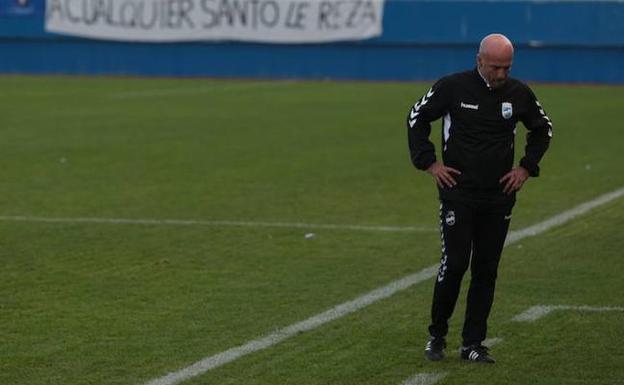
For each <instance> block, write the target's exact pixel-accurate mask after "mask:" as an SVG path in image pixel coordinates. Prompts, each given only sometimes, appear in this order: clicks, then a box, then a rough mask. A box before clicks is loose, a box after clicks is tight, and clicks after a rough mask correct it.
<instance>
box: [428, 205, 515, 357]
mask: <svg viewBox="0 0 624 385" xmlns="http://www.w3.org/2000/svg"><path fill="white" fill-rule="evenodd" d="M513 205H514V202H513V201H509V202H502V203H500V202H495V201H494V202H493V201H483V202H479V203H472V202H460V201H445V200H443V201H441V204H440V230H441V237H442V259H441V263H440V270H439V272H438V276H437V279H436V282H435V288H434V292H433V304H432V307H431V318H432V323H431V325H430V326H429V333H430V334H431V335H432V336H434V337H444V336H446V334H447V332H448V320H449V318H450V317H451V315H452V314H453V309H454V308H455V303H456V302H457V297H458V296H459V291H460V285H461V281H462V277H463V276H464V273H465V272H466V270H467V269H468V265H469V264H470V271H471V280H470V288H469V290H468V298H467V304H466V316H465V321H464V329H463V332H462V337H463V344H464V346H469V345H474V344H480V343H481V342H482V341H483V340H484V339H485V336H486V333H487V319H488V316H489V314H490V309H491V307H492V302H493V300H494V288H495V285H496V274H497V273H496V272H497V269H498V263H499V261H500V256H501V252H502V250H503V245H504V243H505V237H506V236H507V230H508V229H509V222H510V219H511V210H512V208H513Z"/></svg>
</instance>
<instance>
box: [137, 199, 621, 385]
mask: <svg viewBox="0 0 624 385" xmlns="http://www.w3.org/2000/svg"><path fill="white" fill-rule="evenodd" d="M623 195H624V187H621V188H620V189H618V190H615V191H612V192H610V193H607V194H604V195H601V196H599V197H597V198H594V199H592V200H591V201H588V202H586V203H583V204H580V205H578V206H576V207H573V208H571V209H569V210H566V211H564V212H562V213H561V214H558V215H556V216H554V217H551V218H549V219H547V220H545V221H542V222H539V223H537V224H535V225H533V226H530V227H527V228H525V229H521V230H518V231H512V232H510V233H509V237H508V240H507V242H505V246H508V245H510V244H513V243H515V242H518V241H520V240H521V239H524V238H528V237H531V236H535V235H538V234H541V233H543V232H545V231H547V230H549V229H551V228H553V227H555V226H560V225H562V224H564V223H567V222H569V221H571V220H572V219H574V218H576V217H578V216H580V215H583V214H585V213H587V212H588V211H590V210H592V209H593V208H595V207H598V206H600V205H603V204H606V203H608V202H611V201H613V200H615V199H617V198H619V197H621V196H623ZM437 271H438V264H435V265H432V266H429V267H427V268H424V269H422V270H421V271H419V272H417V273H415V274H412V275H409V276H407V277H404V278H401V279H399V280H396V281H394V282H391V283H389V284H388V285H386V286H383V287H380V288H377V289H375V290H373V291H371V292H369V293H367V294H364V295H362V296H360V297H357V298H355V299H353V300H351V301H348V302H345V303H342V304H340V305H338V306H335V307H333V308H331V309H329V310H327V311H325V312H323V313H320V314H317V315H314V316H312V317H310V318H308V319H306V320H304V321H301V322H298V323H295V324H292V325H290V326H287V327H285V328H283V329H280V330H277V331H276V332H274V333H271V334H268V335H266V336H264V337H260V338H258V339H254V340H251V341H249V342H247V343H245V344H243V345H241V346H237V347H234V348H231V349H228V350H226V351H224V352H221V353H217V354H215V355H212V356H209V357H206V358H204V359H202V360H200V361H197V362H196V363H194V364H192V365H190V366H187V367H185V368H182V369H180V370H178V371H175V372H171V373H169V374H167V375H165V376H162V377H159V378H156V379H153V380H151V381H149V382H147V383H146V384H147V385H174V384H178V383H180V382H182V381H185V380H188V379H190V378H193V377H196V376H199V375H201V374H204V373H206V372H208V371H210V370H212V369H215V368H217V367H219V366H222V365H225V364H227V363H229V362H232V361H235V360H237V359H239V358H241V357H243V356H245V355H247V354H251V353H253V352H257V351H259V350H263V349H266V348H269V347H271V346H273V345H276V344H278V343H280V342H282V341H284V340H286V339H288V338H290V337H293V336H296V335H298V334H300V333H302V332H306V331H310V330H313V329H315V328H317V327H320V326H322V325H324V324H325V323H328V322H330V321H333V320H336V319H339V318H342V317H344V316H346V315H349V314H351V313H354V312H356V311H358V310H360V309H363V308H365V307H367V306H369V305H372V304H373V303H376V302H378V301H380V300H382V299H385V298H389V297H391V296H392V295H394V294H396V293H398V292H400V291H403V290H406V289H408V288H410V287H412V286H413V285H416V284H418V283H420V282H423V281H426V280H427V279H429V278H433V277H434V276H435V275H436V273H437Z"/></svg>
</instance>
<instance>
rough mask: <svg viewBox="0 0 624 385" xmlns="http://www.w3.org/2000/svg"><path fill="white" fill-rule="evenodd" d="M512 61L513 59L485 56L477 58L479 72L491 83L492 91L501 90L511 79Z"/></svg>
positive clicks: (480, 55)
mask: <svg viewBox="0 0 624 385" xmlns="http://www.w3.org/2000/svg"><path fill="white" fill-rule="evenodd" d="M512 61H513V59H512V57H504V56H499V57H493V56H490V55H485V54H479V55H478V56H477V64H478V66H479V72H481V75H483V77H484V78H485V80H487V81H488V83H490V87H492V89H497V88H501V87H502V86H503V85H504V84H505V81H507V78H508V77H509V70H510V69H511V62H512Z"/></svg>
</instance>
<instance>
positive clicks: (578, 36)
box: [0, 0, 624, 84]
mask: <svg viewBox="0 0 624 385" xmlns="http://www.w3.org/2000/svg"><path fill="white" fill-rule="evenodd" d="M17 1H18V0H0V50H1V51H0V52H2V53H3V54H2V59H1V60H0V72H2V73H36V74H49V73H70V74H124V75H147V76H214V77H262V78H332V79H371V80H431V79H435V78H437V77H439V76H442V75H444V74H446V73H449V72H454V71H459V70H463V69H466V68H470V67H472V66H473V65H474V62H475V54H476V49H477V45H478V42H479V41H480V39H481V38H482V37H483V36H484V35H486V34H487V33H490V32H493V31H495V32H501V33H505V34H506V35H507V36H509V37H510V38H511V39H512V41H514V43H515V45H516V56H515V60H514V68H513V75H514V76H515V77H518V78H521V79H524V80H529V81H548V82H592V83H616V84H624V2H618V1H609V2H601V1H591V2H583V1H572V2H560V1H556V2H548V1H546V2H544V1H499V2H492V1H486V0H484V1H481V0H477V1H401V0H387V1H386V5H385V10H384V24H383V30H384V31H383V35H382V36H380V37H378V38H375V39H369V40H365V41H358V42H341V43H332V44H290V45H281V44H249V43H236V42H230V43H214V42H196V43H176V44H154V43H122V42H112V41H96V40H88V39H80V38H74V37H68V36H62V35H55V34H50V33H46V32H45V31H44V29H43V24H44V7H45V4H44V0H30V1H28V2H25V4H26V5H27V7H28V8H27V9H26V8H23V9H20V8H19V7H20V6H18V5H16V2H17ZM21 1H22V4H24V0H21Z"/></svg>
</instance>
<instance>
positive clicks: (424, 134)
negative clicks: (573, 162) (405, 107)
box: [407, 68, 552, 202]
mask: <svg viewBox="0 0 624 385" xmlns="http://www.w3.org/2000/svg"><path fill="white" fill-rule="evenodd" d="M440 117H444V118H443V121H442V130H443V132H442V158H443V162H444V164H445V165H446V166H449V167H453V168H455V169H457V170H459V171H461V175H455V174H453V175H454V177H455V180H456V181H457V185H456V186H454V187H452V188H446V187H445V188H440V187H438V189H439V193H440V199H441V200H459V201H490V202H492V201H494V202H495V201H502V202H504V201H508V200H514V199H515V194H511V195H506V194H504V193H503V185H502V184H501V183H500V182H499V180H500V178H501V177H502V176H503V175H505V174H506V173H507V172H509V171H510V170H511V168H512V166H513V158H514V138H515V132H516V123H517V122H518V121H521V122H522V123H523V124H524V126H525V127H526V128H527V129H528V130H529V131H528V134H527V145H526V147H525V155H524V157H523V158H522V159H521V160H520V166H522V167H524V168H525V169H526V170H527V171H528V172H529V175H531V176H538V174H539V166H538V163H539V161H540V159H541V158H542V156H543V155H544V152H546V149H547V148H548V145H549V142H550V138H551V137H552V123H551V121H550V118H549V117H548V116H547V115H546V113H545V112H544V109H543V108H542V107H541V105H540V103H539V102H538V101H537V98H536V97H535V94H533V91H531V89H530V88H529V87H528V86H527V85H526V84H524V83H522V82H520V81H518V80H516V79H512V78H509V79H507V81H506V82H505V84H504V85H503V87H502V88H500V89H496V90H493V89H490V87H489V86H488V84H487V83H486V82H485V80H484V79H483V78H482V77H481V75H480V74H479V72H478V71H477V69H476V68H475V69H474V70H472V71H466V72H460V73H456V74H453V75H449V76H447V77H444V78H442V79H440V80H439V81H438V82H436V83H435V84H434V85H433V87H432V88H431V89H430V90H429V91H428V92H427V94H425V95H424V96H423V97H422V99H420V100H419V101H418V102H417V103H416V104H415V105H414V106H413V107H412V108H411V110H410V112H409V114H408V116H407V129H408V141H409V149H410V156H411V160H412V163H413V164H414V166H416V167H417V168H418V169H420V170H426V169H428V168H429V166H431V164H432V163H433V162H435V161H436V156H435V147H434V145H433V143H431V141H430V140H429V134H430V133H431V122H432V121H434V120H437V119H439V118H440Z"/></svg>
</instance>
